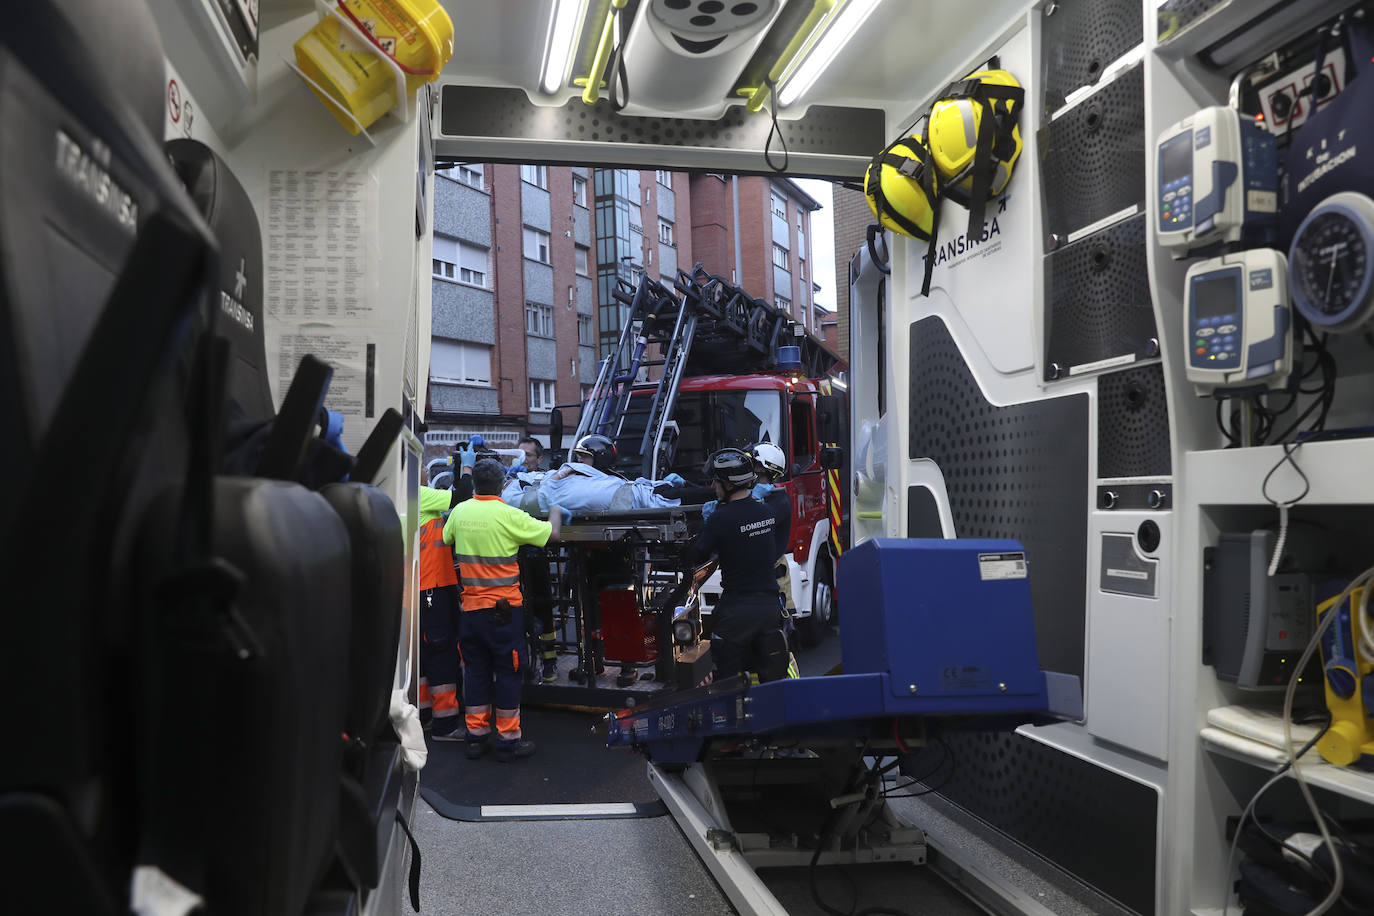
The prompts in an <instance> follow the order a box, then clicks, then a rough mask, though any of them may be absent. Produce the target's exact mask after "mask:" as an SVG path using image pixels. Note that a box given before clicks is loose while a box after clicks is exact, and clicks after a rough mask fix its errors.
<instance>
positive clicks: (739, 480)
mask: <svg viewBox="0 0 1374 916" xmlns="http://www.w3.org/2000/svg"><path fill="white" fill-rule="evenodd" d="M706 476H707V477H709V478H711V479H712V480H719V481H720V483H721V486H723V487H725V489H726V491H727V492H733V491H735V490H743V489H745V488H746V487H752V486H753V485H754V484H755V483H756V482H757V481H758V479H759V475H758V473H757V472H755V470H754V461H753V459H752V458H750V457H749V455H748V454H746V453H745V452H743V451H742V450H740V449H737V448H723V449H721V450H720V451H718V452H716V453H715V454H713V455H712V456H711V457H710V458H707V459H706Z"/></svg>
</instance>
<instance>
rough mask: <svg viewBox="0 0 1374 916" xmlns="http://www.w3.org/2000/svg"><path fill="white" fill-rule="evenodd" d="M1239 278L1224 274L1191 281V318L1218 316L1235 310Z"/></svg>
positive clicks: (1229, 313) (1232, 312)
mask: <svg viewBox="0 0 1374 916" xmlns="http://www.w3.org/2000/svg"><path fill="white" fill-rule="evenodd" d="M1239 292H1240V279H1239V278H1238V277H1236V276H1232V275H1230V274H1227V275H1225V276H1219V277H1217V276H1213V277H1201V278H1199V279H1197V280H1194V281H1193V318H1194V320H1198V319H1202V318H1220V317H1222V316H1223V315H1231V314H1234V313H1235V311H1236V300H1237V297H1238V295H1239Z"/></svg>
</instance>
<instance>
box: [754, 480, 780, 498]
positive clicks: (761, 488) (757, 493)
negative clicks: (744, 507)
mask: <svg viewBox="0 0 1374 916" xmlns="http://www.w3.org/2000/svg"><path fill="white" fill-rule="evenodd" d="M774 489H775V488H774V486H773V485H772V484H771V483H756V484H754V492H753V493H752V494H751V495H752V496H753V497H754V498H755V499H763V498H764V497H765V496H767V495H768V494H769V493H772V492H773V490H774Z"/></svg>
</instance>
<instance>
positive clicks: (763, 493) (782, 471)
mask: <svg viewBox="0 0 1374 916" xmlns="http://www.w3.org/2000/svg"><path fill="white" fill-rule="evenodd" d="M749 457H751V458H753V459H754V469H755V470H756V471H757V472H758V475H759V478H760V479H759V482H758V483H756V484H754V490H753V497H754V498H755V499H757V500H758V501H759V502H761V503H763V504H764V505H765V506H767V507H768V508H769V509H772V510H773V517H774V518H776V519H777V520H778V526H777V529H776V535H777V545H778V546H777V550H778V561H777V563H776V564H775V565H774V567H773V575H774V576H775V577H776V578H777V580H778V591H779V592H780V593H781V594H782V606H783V611H784V612H785V614H786V618H787V619H788V620H789V621H790V620H791V618H792V614H793V611H795V610H796V607H797V606H796V604H795V603H794V602H793V600H792V574H791V573H790V572H789V571H788V568H787V554H788V553H789V552H791V549H792V498H791V497H790V496H788V495H787V491H786V490H784V489H783V488H782V487H781V486H779V485H778V482H779V481H781V480H782V479H783V478H784V477H786V476H787V455H786V454H785V453H784V452H783V450H782V449H780V448H778V447H777V446H776V445H774V444H773V443H771V442H760V443H758V444H757V445H753V446H750V448H749Z"/></svg>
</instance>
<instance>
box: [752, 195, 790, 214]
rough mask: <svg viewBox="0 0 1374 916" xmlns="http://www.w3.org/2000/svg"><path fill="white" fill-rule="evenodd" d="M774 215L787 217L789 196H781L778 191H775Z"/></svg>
mask: <svg viewBox="0 0 1374 916" xmlns="http://www.w3.org/2000/svg"><path fill="white" fill-rule="evenodd" d="M755 212H757V211H755ZM773 215H774V216H781V217H782V218H783V219H787V198H786V197H783V196H781V195H780V194H778V193H777V192H776V191H775V192H774V193H773Z"/></svg>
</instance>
